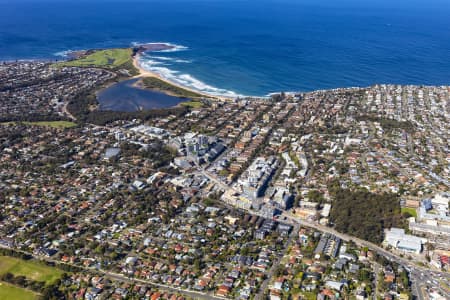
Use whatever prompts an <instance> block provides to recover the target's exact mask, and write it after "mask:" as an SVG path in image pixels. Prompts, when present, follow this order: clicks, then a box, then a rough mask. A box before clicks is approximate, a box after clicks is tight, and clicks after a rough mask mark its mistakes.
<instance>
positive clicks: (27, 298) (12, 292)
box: [0, 282, 38, 300]
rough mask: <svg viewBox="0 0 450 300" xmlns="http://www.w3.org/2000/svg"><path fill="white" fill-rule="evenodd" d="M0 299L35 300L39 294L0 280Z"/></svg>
mask: <svg viewBox="0 0 450 300" xmlns="http://www.w3.org/2000/svg"><path fill="white" fill-rule="evenodd" d="M0 299H8V300H35V299H38V296H37V294H35V293H33V292H32V291H29V290H26V289H22V288H19V287H16V286H13V285H11V284H9V283H4V282H0Z"/></svg>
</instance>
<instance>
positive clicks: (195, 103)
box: [180, 101, 203, 108]
mask: <svg viewBox="0 0 450 300" xmlns="http://www.w3.org/2000/svg"><path fill="white" fill-rule="evenodd" d="M180 105H183V106H186V107H190V108H201V107H203V103H202V102H201V101H186V102H181V103H180Z"/></svg>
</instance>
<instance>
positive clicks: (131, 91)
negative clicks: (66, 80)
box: [97, 78, 188, 112]
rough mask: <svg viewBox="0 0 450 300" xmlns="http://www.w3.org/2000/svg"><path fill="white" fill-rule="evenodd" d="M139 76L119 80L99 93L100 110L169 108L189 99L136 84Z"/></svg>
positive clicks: (124, 110)
mask: <svg viewBox="0 0 450 300" xmlns="http://www.w3.org/2000/svg"><path fill="white" fill-rule="evenodd" d="M139 80H140V79H139V78H134V79H129V80H125V81H121V82H118V83H116V84H114V85H112V86H110V87H108V88H106V89H104V90H102V91H100V92H98V93H97V101H98V102H99V104H100V110H110V111H123V112H133V111H139V110H148V109H157V108H168V107H172V106H176V105H177V104H179V103H181V102H183V101H187V100H188V99H187V98H180V97H175V96H170V95H167V94H164V93H162V92H158V91H151V90H146V89H143V88H140V87H138V86H136V83H137V82H138V81H139Z"/></svg>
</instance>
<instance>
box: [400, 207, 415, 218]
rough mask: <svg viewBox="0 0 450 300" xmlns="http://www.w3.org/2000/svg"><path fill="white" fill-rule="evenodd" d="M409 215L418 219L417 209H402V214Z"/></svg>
mask: <svg viewBox="0 0 450 300" xmlns="http://www.w3.org/2000/svg"><path fill="white" fill-rule="evenodd" d="M406 212H407V213H409V214H410V215H411V216H413V217H415V218H417V211H416V209H415V208H411V207H402V214H403V213H406Z"/></svg>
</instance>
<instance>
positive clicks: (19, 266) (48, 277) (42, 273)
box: [0, 256, 64, 299]
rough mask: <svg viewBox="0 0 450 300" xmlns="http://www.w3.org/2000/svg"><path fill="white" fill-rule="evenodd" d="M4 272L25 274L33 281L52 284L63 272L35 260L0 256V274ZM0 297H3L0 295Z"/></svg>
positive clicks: (16, 274) (17, 274)
mask: <svg viewBox="0 0 450 300" xmlns="http://www.w3.org/2000/svg"><path fill="white" fill-rule="evenodd" d="M5 273H11V274H13V275H14V276H25V277H26V278H28V279H31V280H34V281H43V282H45V283H46V284H52V283H53V282H55V281H56V280H57V279H59V278H60V277H61V276H62V274H63V273H64V272H63V271H61V270H59V269H57V268H52V267H49V266H47V265H45V264H43V263H40V262H37V261H31V260H22V259H18V258H14V257H9V256H0V274H5ZM0 299H3V298H1V297H0Z"/></svg>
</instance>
